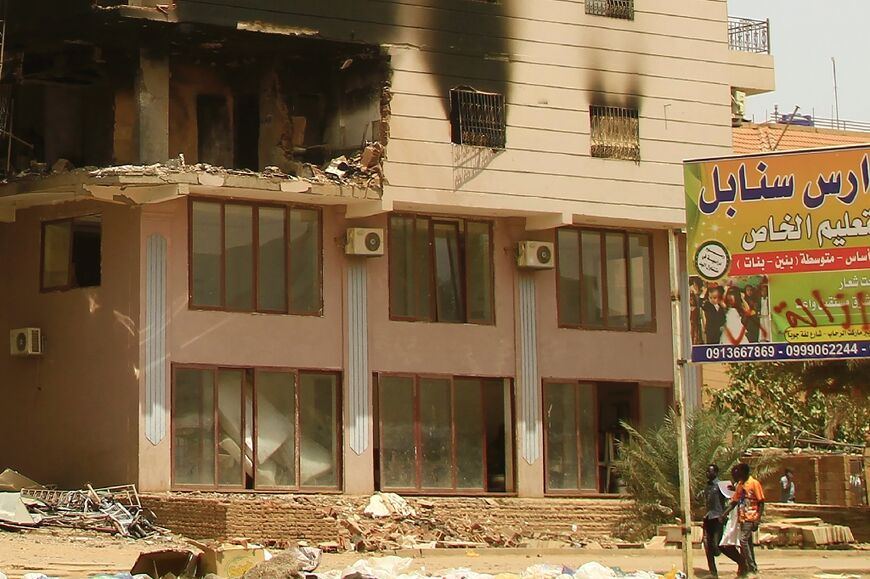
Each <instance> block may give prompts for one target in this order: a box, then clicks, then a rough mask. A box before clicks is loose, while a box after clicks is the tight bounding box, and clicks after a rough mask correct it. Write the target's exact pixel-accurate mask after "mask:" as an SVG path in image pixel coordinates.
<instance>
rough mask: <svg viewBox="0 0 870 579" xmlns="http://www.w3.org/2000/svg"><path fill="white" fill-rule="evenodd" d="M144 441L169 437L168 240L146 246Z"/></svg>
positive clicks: (152, 238)
mask: <svg viewBox="0 0 870 579" xmlns="http://www.w3.org/2000/svg"><path fill="white" fill-rule="evenodd" d="M144 329H145V409H144V410H145V437H146V438H147V439H148V441H149V442H150V443H151V444H153V445H157V444H160V443H161V442H162V441H163V438H164V437H165V436H166V417H167V416H166V415H167V404H166V391H167V387H166V386H167V384H166V378H167V376H168V374H169V369H168V367H167V362H168V357H167V355H166V238H165V237H163V236H162V235H160V234H159V233H152V234H151V235H149V236H148V239H147V240H146V242H145V328H144Z"/></svg>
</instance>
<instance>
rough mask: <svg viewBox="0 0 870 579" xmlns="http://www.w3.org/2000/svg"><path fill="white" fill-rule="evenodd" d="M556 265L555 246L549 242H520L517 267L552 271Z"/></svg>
mask: <svg viewBox="0 0 870 579" xmlns="http://www.w3.org/2000/svg"><path fill="white" fill-rule="evenodd" d="M555 264H556V260H555V258H554V255H553V244H552V243H549V242H547V241H520V243H519V251H518V253H517V265H518V266H519V267H526V268H531V269H551V268H552V267H553V266H554V265H555Z"/></svg>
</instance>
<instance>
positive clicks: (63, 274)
mask: <svg viewBox="0 0 870 579" xmlns="http://www.w3.org/2000/svg"><path fill="white" fill-rule="evenodd" d="M70 227H71V224H70V222H69V221H61V222H59V223H46V224H45V230H44V232H43V238H42V287H44V288H53V287H66V286H67V285H68V284H69V260H70Z"/></svg>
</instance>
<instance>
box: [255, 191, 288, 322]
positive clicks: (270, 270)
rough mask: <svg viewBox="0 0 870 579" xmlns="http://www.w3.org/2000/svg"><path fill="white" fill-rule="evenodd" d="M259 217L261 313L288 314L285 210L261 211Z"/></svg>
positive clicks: (258, 294) (258, 259) (258, 272)
mask: <svg viewBox="0 0 870 579" xmlns="http://www.w3.org/2000/svg"><path fill="white" fill-rule="evenodd" d="M257 217H258V229H257V238H258V249H259V251H258V252H257V309H259V310H271V311H279V312H285V311H287V276H286V267H287V259H286V255H285V254H284V251H285V247H286V242H285V240H284V209H282V208H279V207H260V208H258V209H257Z"/></svg>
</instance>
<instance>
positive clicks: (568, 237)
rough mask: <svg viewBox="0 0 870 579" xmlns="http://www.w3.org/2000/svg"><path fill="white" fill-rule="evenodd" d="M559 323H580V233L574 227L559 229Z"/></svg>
mask: <svg viewBox="0 0 870 579" xmlns="http://www.w3.org/2000/svg"><path fill="white" fill-rule="evenodd" d="M556 239H557V242H558V245H559V246H558V249H557V251H558V256H559V264H558V266H559V296H558V297H559V325H562V326H579V325H580V235H579V234H578V233H577V230H576V229H560V230H559V233H558V236H557V238H556Z"/></svg>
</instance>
